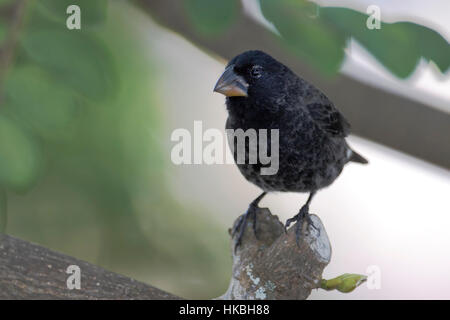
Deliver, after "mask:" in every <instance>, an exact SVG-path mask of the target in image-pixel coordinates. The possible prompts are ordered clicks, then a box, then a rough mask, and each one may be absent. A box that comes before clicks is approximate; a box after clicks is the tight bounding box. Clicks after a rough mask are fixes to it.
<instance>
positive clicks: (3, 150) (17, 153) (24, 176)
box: [0, 115, 40, 191]
mask: <svg viewBox="0 0 450 320" xmlns="http://www.w3.org/2000/svg"><path fill="white" fill-rule="evenodd" d="M39 164H40V158H39V153H38V150H37V148H36V146H35V145H34V143H33V142H32V141H31V138H30V137H29V136H28V135H27V134H26V133H25V132H23V131H22V129H21V128H20V127H18V126H17V125H16V123H15V122H14V121H12V120H11V119H9V118H7V117H5V116H2V115H0V185H2V186H4V187H6V188H10V189H13V190H16V191H21V190H24V189H26V188H28V187H29V186H30V185H31V184H32V183H33V182H34V180H35V178H36V177H37V174H38V171H39V167H40V166H39Z"/></svg>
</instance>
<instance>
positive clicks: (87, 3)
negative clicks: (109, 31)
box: [38, 0, 108, 29]
mask: <svg viewBox="0 0 450 320" xmlns="http://www.w3.org/2000/svg"><path fill="white" fill-rule="evenodd" d="M38 5H39V8H40V9H41V11H43V12H44V13H46V15H47V16H48V17H50V18H51V19H53V20H56V21H58V22H64V23H65V21H66V20H67V18H68V17H69V14H68V13H67V12H66V11H67V7H69V6H70V5H77V6H79V7H80V12H81V29H83V26H86V25H87V26H90V25H96V24H99V23H102V22H103V21H104V20H105V19H106V15H107V9H108V0H39V1H38Z"/></svg>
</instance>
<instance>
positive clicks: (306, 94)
mask: <svg viewBox="0 0 450 320" xmlns="http://www.w3.org/2000/svg"><path fill="white" fill-rule="evenodd" d="M214 91H216V92H219V93H222V94H223V95H225V96H226V106H227V110H228V119H227V122H226V128H227V129H234V130H236V129H242V130H244V131H246V130H248V129H254V130H259V129H267V130H271V129H278V134H279V141H278V149H279V150H277V151H278V157H279V159H278V161H279V163H278V165H279V167H278V171H277V172H276V173H275V174H271V175H263V174H261V167H263V166H264V165H263V164H262V161H260V159H259V158H258V161H257V162H256V163H253V164H252V163H247V162H246V163H237V166H238V168H239V170H240V172H241V173H242V175H243V176H244V177H245V178H246V179H247V180H248V181H250V182H252V183H254V184H255V185H257V186H258V187H259V188H261V189H262V190H263V192H262V193H261V195H259V196H258V197H257V198H256V199H255V200H253V201H252V202H251V203H250V206H249V208H248V210H247V212H246V213H245V214H244V215H243V216H242V217H241V219H240V221H239V222H238V223H237V224H236V225H235V228H234V230H233V232H234V233H237V232H238V237H237V240H236V247H237V246H239V244H240V242H241V239H242V235H243V233H244V230H245V228H246V224H247V220H248V219H249V218H251V219H253V230H254V231H255V235H256V220H257V217H256V212H257V210H256V208H257V206H258V203H259V202H260V200H261V199H262V198H263V197H264V196H265V195H266V194H267V192H272V191H285V192H307V193H309V197H308V200H307V201H306V203H305V204H304V205H303V206H302V207H301V209H300V210H299V212H298V213H297V214H296V215H295V216H294V217H292V218H290V219H288V220H287V222H286V228H287V227H289V225H290V224H291V223H292V222H297V224H296V230H295V233H296V240H297V243H298V241H299V238H300V236H301V232H302V230H301V229H302V225H303V221H305V220H306V221H307V222H308V223H310V224H311V220H310V218H309V205H310V203H311V200H312V198H313V196H314V195H315V193H316V192H317V191H318V190H319V189H321V188H324V187H327V186H329V185H330V184H331V183H333V181H334V180H335V179H336V178H337V177H338V176H339V174H340V173H341V171H342V169H343V167H344V166H345V165H346V164H347V163H348V162H358V163H363V164H365V163H367V160H366V159H365V158H363V157H362V156H361V155H359V154H358V153H356V152H355V151H353V150H352V149H351V148H350V147H349V146H348V144H347V142H346V141H345V137H346V136H347V135H348V133H349V129H350V125H349V123H348V122H347V120H345V118H344V117H343V116H342V114H341V113H340V112H339V111H338V110H337V109H336V107H335V106H334V105H333V103H332V102H331V101H330V100H329V99H328V98H327V97H326V96H325V94H323V93H322V92H321V91H320V90H319V89H317V88H316V87H314V86H313V85H312V84H310V83H308V82H307V81H305V80H304V79H302V78H301V77H299V76H297V75H296V74H295V73H294V72H292V71H291V70H290V69H289V68H288V67H286V66H285V65H283V64H282V63H280V62H278V61H277V60H275V59H274V58H272V57H271V56H270V55H268V54H266V53H264V52H262V51H256V50H255V51H246V52H244V53H242V54H240V55H238V56H236V57H234V58H233V59H232V60H231V61H230V62H229V63H228V65H227V66H226V69H225V72H224V73H223V74H222V76H221V77H220V78H219V80H218V81H217V84H216V85H215V88H214ZM232 143H235V141H234V142H232ZM231 147H232V148H231V149H232V151H233V155H234V158H235V160H236V159H237V153H238V151H239V150H237V148H235V146H231ZM258 147H260V146H259V145H258ZM267 148H268V149H269V152H274V151H275V150H270V148H271V145H270V144H269V145H268V146H267ZM245 153H246V157H245V159H248V154H249V145H248V144H246V145H245Z"/></svg>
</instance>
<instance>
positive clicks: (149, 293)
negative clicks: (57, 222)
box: [0, 235, 179, 299]
mask: <svg viewBox="0 0 450 320" xmlns="http://www.w3.org/2000/svg"><path fill="white" fill-rule="evenodd" d="M0 237H2V236H1V235H0ZM0 239H1V238H0ZM0 241H1V242H0V299H179V298H178V297H176V296H174V295H172V294H169V293H167V292H164V291H162V290H159V289H157V288H154V287H152V286H149V285H147V284H144V283H141V282H138V281H136V280H133V279H130V278H128V277H124V276H121V275H118V274H116V273H113V272H109V271H107V270H105V269H102V268H100V267H97V266H95V265H92V264H90V263H87V262H84V261H81V260H78V259H75V258H72V257H69V256H66V255H63V254H60V253H57V252H54V251H51V250H49V249H46V248H43V247H41V246H38V245H35V244H32V243H29V242H26V241H23V240H20V239H16V238H13V237H10V236H7V235H3V239H2V240H0ZM70 265H76V266H79V267H80V270H81V289H80V290H77V289H72V290H69V289H68V288H67V278H68V277H69V276H70V274H67V273H66V270H67V267H68V266H70Z"/></svg>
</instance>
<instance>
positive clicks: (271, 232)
mask: <svg viewBox="0 0 450 320" xmlns="http://www.w3.org/2000/svg"><path fill="white" fill-rule="evenodd" d="M257 217H258V219H257V224H256V225H257V230H256V231H257V232H256V233H257V235H258V239H257V238H256V237H255V235H254V232H253V226H252V222H248V223H247V226H246V230H245V233H244V237H243V239H242V245H241V246H240V247H238V250H237V251H236V253H234V250H233V271H232V278H231V281H230V285H229V287H228V290H227V292H226V293H225V294H224V295H223V296H221V297H220V298H219V299H227V300H240V299H250V300H255V299H262V300H281V299H290V300H293V299H295V300H303V299H306V298H307V297H308V296H309V295H310V293H311V291H312V289H316V288H319V287H320V285H321V280H322V271H323V269H324V268H325V267H326V266H327V264H328V263H329V262H330V259H331V245H330V242H329V240H328V236H327V232H326V231H325V228H324V226H323V225H322V222H321V221H320V219H319V217H317V216H316V215H311V219H312V221H313V222H314V226H311V225H309V226H308V230H306V229H307V224H306V223H305V224H304V225H303V234H304V236H303V237H301V238H300V243H299V245H297V243H296V240H295V232H294V230H295V225H294V227H292V228H290V229H289V230H288V232H287V233H285V232H284V226H283V224H282V223H281V222H280V221H279V220H278V217H277V216H274V215H272V214H271V213H270V211H269V210H268V209H267V208H264V209H258V212H257ZM238 220H239V219H238ZM238 220H236V222H235V224H236V223H237V221H238ZM233 242H234V241H233ZM232 247H233V246H232Z"/></svg>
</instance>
